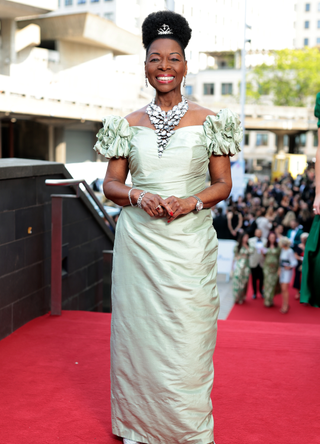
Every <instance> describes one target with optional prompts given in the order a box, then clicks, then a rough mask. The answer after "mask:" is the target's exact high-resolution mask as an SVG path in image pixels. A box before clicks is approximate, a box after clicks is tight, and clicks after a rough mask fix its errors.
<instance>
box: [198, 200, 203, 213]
mask: <svg viewBox="0 0 320 444" xmlns="http://www.w3.org/2000/svg"><path fill="white" fill-rule="evenodd" d="M202 208H203V202H199V201H198V202H197V205H196V209H197V211H200V210H202Z"/></svg>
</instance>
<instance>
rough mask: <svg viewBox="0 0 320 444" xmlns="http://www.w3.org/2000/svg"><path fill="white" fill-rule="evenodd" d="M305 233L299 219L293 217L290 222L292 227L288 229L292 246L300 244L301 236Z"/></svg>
mask: <svg viewBox="0 0 320 444" xmlns="http://www.w3.org/2000/svg"><path fill="white" fill-rule="evenodd" d="M302 233H303V231H302V229H301V227H300V225H299V222H298V221H297V219H292V220H291V222H290V229H289V230H288V233H287V237H288V238H289V239H290V245H291V246H292V247H295V246H297V245H298V244H300V237H301V234H302Z"/></svg>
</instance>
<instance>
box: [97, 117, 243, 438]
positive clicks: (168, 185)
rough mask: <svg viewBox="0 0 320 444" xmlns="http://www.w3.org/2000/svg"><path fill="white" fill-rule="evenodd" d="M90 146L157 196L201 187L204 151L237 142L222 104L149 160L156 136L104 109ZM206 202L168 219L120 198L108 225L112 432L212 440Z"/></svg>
mask: <svg viewBox="0 0 320 444" xmlns="http://www.w3.org/2000/svg"><path fill="white" fill-rule="evenodd" d="M103 125H104V126H103V128H102V129H101V130H100V131H99V133H98V142H97V143H96V145H95V149H96V151H98V152H99V153H101V154H103V155H104V156H106V157H107V158H108V159H110V158H114V157H115V158H118V157H126V158H128V162H129V168H130V172H131V175H132V181H133V186H134V187H136V188H139V189H142V190H147V191H149V192H151V193H157V194H159V195H160V196H161V197H163V198H164V199H165V198H167V197H169V196H171V195H174V196H177V197H180V198H184V197H189V196H191V195H193V194H196V193H200V192H201V191H203V190H204V189H205V180H206V173H207V170H208V163H209V158H210V156H211V155H212V154H214V155H222V154H226V155H233V154H235V153H236V152H238V151H239V150H240V148H239V143H240V141H241V138H242V129H241V127H240V122H239V119H238V117H237V116H236V115H235V114H233V113H232V112H231V111H230V110H228V109H225V110H222V111H220V113H218V115H217V116H208V117H207V119H206V121H205V122H204V124H203V125H196V126H189V127H184V128H180V129H178V130H176V132H175V134H174V135H173V136H172V137H171V138H170V141H169V143H168V145H167V148H166V149H165V151H164V153H163V156H162V158H160V159H159V158H158V149H157V136H156V134H155V132H154V130H152V129H150V128H146V127H140V126H134V127H129V124H128V121H127V120H126V119H124V118H121V117H115V116H109V117H107V118H106V119H104V121H103ZM217 248H218V242H217V236H216V232H215V230H214V228H213V226H212V218H211V212H210V209H205V210H202V211H200V212H196V211H194V212H191V213H189V214H187V215H184V216H182V217H179V218H178V219H176V220H174V221H173V222H171V223H167V220H166V219H165V218H163V219H155V218H151V217H150V216H149V215H148V214H147V213H146V212H145V211H143V210H141V209H139V208H137V207H131V206H126V207H124V208H123V210H122V212H121V215H120V218H119V221H118V225H117V230H116V239H115V245H114V262H113V281H112V282H113V289H112V308H113V313H112V331H111V404H112V424H113V433H114V434H116V435H118V436H121V437H124V438H129V439H131V440H134V441H138V442H141V443H148V444H171V443H172V444H176V443H181V444H186V443H192V444H208V443H211V442H212V441H213V416H212V404H211V399H210V394H211V390H212V384H213V362H212V356H213V352H214V348H215V344H216V333H217V317H218V312H219V295H218V291H217V286H216V273H217V263H216V261H217Z"/></svg>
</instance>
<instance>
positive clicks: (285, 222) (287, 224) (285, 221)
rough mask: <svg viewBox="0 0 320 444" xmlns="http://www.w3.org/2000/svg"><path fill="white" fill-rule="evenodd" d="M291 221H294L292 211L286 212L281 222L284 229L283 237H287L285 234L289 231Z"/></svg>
mask: <svg viewBox="0 0 320 444" xmlns="http://www.w3.org/2000/svg"><path fill="white" fill-rule="evenodd" d="M293 220H296V216H295V214H294V212H293V211H288V212H287V214H286V215H285V217H284V218H283V221H282V225H283V228H284V234H285V235H287V233H288V231H289V229H290V226H291V225H290V224H291V221H293Z"/></svg>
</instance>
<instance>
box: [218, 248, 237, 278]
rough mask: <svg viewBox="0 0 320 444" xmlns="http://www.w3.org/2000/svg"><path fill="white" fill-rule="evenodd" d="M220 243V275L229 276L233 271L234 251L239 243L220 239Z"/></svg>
mask: <svg viewBox="0 0 320 444" xmlns="http://www.w3.org/2000/svg"><path fill="white" fill-rule="evenodd" d="M218 242H219V248H218V273H221V274H227V275H228V276H229V275H230V273H231V270H232V261H233V249H234V247H235V245H236V244H237V242H236V241H235V240H232V239H230V240H229V239H219V241H218Z"/></svg>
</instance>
